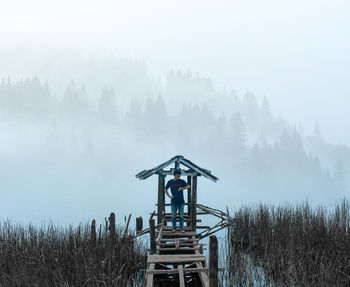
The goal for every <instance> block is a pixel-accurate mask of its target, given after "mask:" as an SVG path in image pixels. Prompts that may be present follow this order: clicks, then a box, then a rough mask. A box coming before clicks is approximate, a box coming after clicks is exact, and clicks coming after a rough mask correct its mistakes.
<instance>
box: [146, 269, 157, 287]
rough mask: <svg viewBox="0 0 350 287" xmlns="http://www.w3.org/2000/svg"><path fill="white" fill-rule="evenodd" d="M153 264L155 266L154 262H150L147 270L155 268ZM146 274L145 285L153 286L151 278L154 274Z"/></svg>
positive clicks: (147, 286)
mask: <svg viewBox="0 0 350 287" xmlns="http://www.w3.org/2000/svg"><path fill="white" fill-rule="evenodd" d="M155 266H156V265H155V264H150V266H149V268H148V270H149V271H153V270H155V268H156V267H155ZM146 276H147V283H146V287H153V283H154V279H153V277H154V276H153V274H152V273H150V274H147V275H146Z"/></svg>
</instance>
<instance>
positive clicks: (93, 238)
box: [91, 219, 96, 246]
mask: <svg viewBox="0 0 350 287" xmlns="http://www.w3.org/2000/svg"><path fill="white" fill-rule="evenodd" d="M91 243H92V246H95V245H96V220H95V219H93V220H92V222H91Z"/></svg>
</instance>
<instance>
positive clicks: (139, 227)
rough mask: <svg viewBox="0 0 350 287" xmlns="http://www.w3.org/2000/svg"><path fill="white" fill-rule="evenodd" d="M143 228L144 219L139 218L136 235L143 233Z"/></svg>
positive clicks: (137, 219)
mask: <svg viewBox="0 0 350 287" xmlns="http://www.w3.org/2000/svg"><path fill="white" fill-rule="evenodd" d="M142 228H143V220H142V217H141V216H140V217H137V218H136V234H138V233H139V232H141V231H142Z"/></svg>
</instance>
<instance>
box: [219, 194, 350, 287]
mask: <svg viewBox="0 0 350 287" xmlns="http://www.w3.org/2000/svg"><path fill="white" fill-rule="evenodd" d="M349 207H350V203H349V201H347V200H345V199H344V200H343V201H342V202H341V203H339V204H338V205H336V206H335V208H334V210H331V211H327V210H326V209H325V208H324V207H322V206H320V207H317V208H311V207H310V205H309V204H308V203H302V204H295V205H292V204H285V205H283V206H277V207H276V206H274V205H265V204H259V205H258V206H256V207H242V208H240V209H239V210H237V211H236V212H235V214H234V216H233V217H234V218H235V221H234V223H233V225H232V226H231V227H230V228H229V232H228V237H227V239H228V242H227V246H226V252H227V266H228V272H227V273H225V274H226V278H225V281H226V282H227V285H228V286H259V285H260V286H350V234H349V223H350V208H349Z"/></svg>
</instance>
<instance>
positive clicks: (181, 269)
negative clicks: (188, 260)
mask: <svg viewBox="0 0 350 287" xmlns="http://www.w3.org/2000/svg"><path fill="white" fill-rule="evenodd" d="M178 269H179V280H180V287H185V277H184V267H183V266H182V265H179V266H178Z"/></svg>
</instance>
